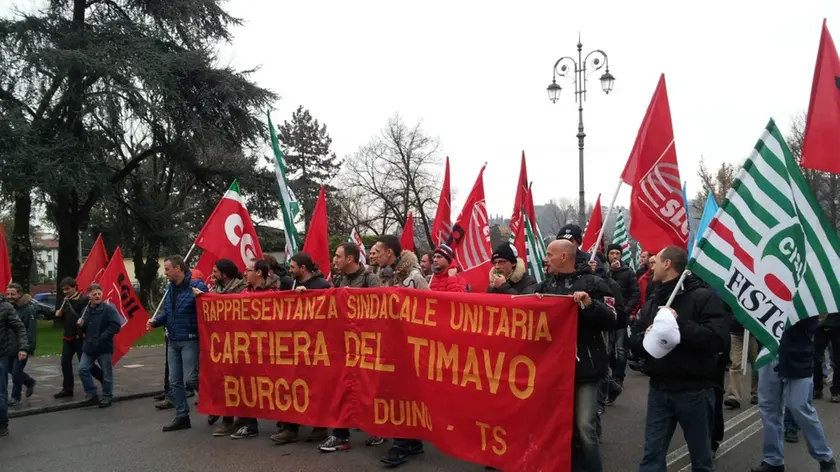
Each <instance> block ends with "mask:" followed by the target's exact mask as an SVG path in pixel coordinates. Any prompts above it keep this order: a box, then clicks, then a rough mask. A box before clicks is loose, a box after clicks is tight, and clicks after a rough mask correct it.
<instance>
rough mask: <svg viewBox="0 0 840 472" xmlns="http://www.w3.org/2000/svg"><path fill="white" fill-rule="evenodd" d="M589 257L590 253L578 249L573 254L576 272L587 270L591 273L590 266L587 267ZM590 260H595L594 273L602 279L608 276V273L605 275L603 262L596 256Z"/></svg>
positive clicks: (605, 270) (590, 256) (590, 257)
mask: <svg viewBox="0 0 840 472" xmlns="http://www.w3.org/2000/svg"><path fill="white" fill-rule="evenodd" d="M591 259H592V254H590V253H588V252H584V251H581V250H580V249H578V250H577V253H576V254H575V270H576V271H578V272H588V273H590V274H591V273H592V268H591V267H589V261H590V260H591ZM592 260H594V261H595V275H597V276H598V277H601V278H602V279H607V278H609V275H607V269H605V268H604V264H602V263H601V260H600V259H598V258H597V257H596V258H595V259H592Z"/></svg>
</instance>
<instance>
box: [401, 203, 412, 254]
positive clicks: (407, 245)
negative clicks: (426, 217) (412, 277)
mask: <svg viewBox="0 0 840 472" xmlns="http://www.w3.org/2000/svg"><path fill="white" fill-rule="evenodd" d="M400 247H401V248H402V250H403V251H410V252H414V213H412V212H408V218H406V219H405V226H403V232H402V235H401V236H400Z"/></svg>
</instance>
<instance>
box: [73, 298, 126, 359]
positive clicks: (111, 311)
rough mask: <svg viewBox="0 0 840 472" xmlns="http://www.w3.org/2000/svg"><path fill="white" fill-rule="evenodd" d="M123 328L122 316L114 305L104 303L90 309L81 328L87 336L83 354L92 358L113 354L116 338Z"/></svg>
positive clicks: (83, 345)
mask: <svg viewBox="0 0 840 472" xmlns="http://www.w3.org/2000/svg"><path fill="white" fill-rule="evenodd" d="M121 327H122V318H120V314H119V313H118V312H117V309H116V308H114V305H111V304H110V303H107V302H102V303H100V304H99V305H96V306H90V307H88V309H87V311H86V312H85V317H84V322H83V323H82V327H81V328H80V330H81V332H83V333H84V334H85V341H84V343H83V344H82V352H84V353H85V354H87V355H89V356H91V357H96V356H99V355H101V354H113V353H114V336H116V335H117V333H119V332H120V328H121Z"/></svg>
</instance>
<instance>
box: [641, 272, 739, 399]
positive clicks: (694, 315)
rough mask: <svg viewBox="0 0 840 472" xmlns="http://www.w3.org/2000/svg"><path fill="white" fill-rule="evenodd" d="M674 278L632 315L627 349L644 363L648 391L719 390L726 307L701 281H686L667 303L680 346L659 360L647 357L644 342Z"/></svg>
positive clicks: (658, 289)
mask: <svg viewBox="0 0 840 472" xmlns="http://www.w3.org/2000/svg"><path fill="white" fill-rule="evenodd" d="M677 281H678V279H674V280H671V281H670V282H665V283H662V284H660V285H659V286H658V287H657V289H656V292H655V293H653V294H652V295H651V296H650V297H649V298H648V300H647V301H646V302H645V304H644V305H643V306H642V309H641V310H640V311H639V313H638V315H637V316H636V320H635V321H634V322H633V324H632V326H631V334H630V338H629V340H628V346H629V347H630V349H631V350H632V351H633V353H634V354H636V355H637V356H639V357H640V358H643V359H645V362H644V368H643V372H644V373H645V374H647V375H648V376H650V386H651V387H654V388H659V389H662V390H671V391H681V390H699V389H703V388H713V387H717V386H718V377H719V375H718V371H719V369H718V361H719V357H720V356H722V355H728V352H727V353H725V354H724V351H725V350H726V346H727V342H728V340H729V326H728V324H727V319H726V306H725V305H724V304H723V301H721V299H720V297H718V296H717V294H715V292H714V291H713V290H712V289H710V288H709V287H708V286H707V285H706V284H705V283H704V282H703V281H701V280H700V279H698V278H696V277H692V276H688V277H686V279H685V282H684V283H683V288H682V289H680V291H679V292H678V293H677V296H676V297H675V298H674V302H673V303H672V304H671V308H673V309H674V310H675V311H676V312H677V325H678V326H679V330H680V343H679V345H677V347H675V348H674V349H673V350H672V351H671V352H669V353H668V354H666V355H665V357H663V358H661V359H654V358H653V357H651V356H650V355H649V354H648V353H647V351H646V350H645V348H644V346H643V345H642V340H643V339H644V336H645V330H647V328H648V326H650V325H651V324H652V323H653V318H654V317H655V316H656V313H657V311H658V310H659V307H660V306H664V305H665V303H667V301H668V298H669V297H670V295H671V292H673V290H674V287H676V285H677Z"/></svg>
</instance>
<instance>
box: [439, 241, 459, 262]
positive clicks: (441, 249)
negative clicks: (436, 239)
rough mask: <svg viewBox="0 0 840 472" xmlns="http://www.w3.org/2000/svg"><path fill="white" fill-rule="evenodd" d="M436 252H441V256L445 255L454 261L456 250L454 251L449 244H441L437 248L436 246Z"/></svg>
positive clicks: (450, 260)
mask: <svg viewBox="0 0 840 472" xmlns="http://www.w3.org/2000/svg"><path fill="white" fill-rule="evenodd" d="M435 254H440V255H441V256H443V257H445V258H446V260H448V261H449V262H452V261H453V260H454V259H455V252H454V251H452V248H451V247H449V246H447V245H446V244H441V245H440V246H438V247H437V248H435Z"/></svg>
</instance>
